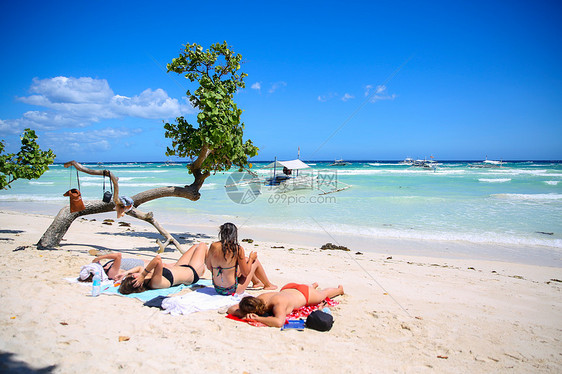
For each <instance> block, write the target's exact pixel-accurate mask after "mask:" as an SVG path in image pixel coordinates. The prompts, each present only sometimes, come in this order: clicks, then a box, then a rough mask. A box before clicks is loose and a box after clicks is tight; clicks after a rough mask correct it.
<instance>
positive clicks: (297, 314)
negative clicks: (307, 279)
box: [226, 297, 339, 327]
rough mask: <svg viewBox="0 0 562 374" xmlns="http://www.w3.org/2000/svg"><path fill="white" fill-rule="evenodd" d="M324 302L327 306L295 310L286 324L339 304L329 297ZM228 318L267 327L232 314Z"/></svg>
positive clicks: (305, 307)
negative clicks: (291, 320)
mask: <svg viewBox="0 0 562 374" xmlns="http://www.w3.org/2000/svg"><path fill="white" fill-rule="evenodd" d="M324 302H325V303H326V304H325V305H322V306H320V304H323V303H320V304H317V305H307V306H302V307H300V308H299V309H295V310H293V311H292V312H291V314H289V315H288V316H287V318H286V319H285V323H286V322H287V320H290V319H298V318H306V317H308V316H309V315H310V313H312V312H314V311H315V310H318V309H320V308H324V307H326V306H329V307H334V306H336V305H338V304H339V303H338V302H337V301H334V300H332V299H330V298H329V297H327V298H326V300H324ZM226 318H230V319H232V320H234V321H240V322H246V323H247V324H249V325H252V326H255V327H263V326H267V325H266V324H264V323H261V322H258V321H254V320H252V319H241V318H238V317H236V316H233V315H232V314H227V315H226Z"/></svg>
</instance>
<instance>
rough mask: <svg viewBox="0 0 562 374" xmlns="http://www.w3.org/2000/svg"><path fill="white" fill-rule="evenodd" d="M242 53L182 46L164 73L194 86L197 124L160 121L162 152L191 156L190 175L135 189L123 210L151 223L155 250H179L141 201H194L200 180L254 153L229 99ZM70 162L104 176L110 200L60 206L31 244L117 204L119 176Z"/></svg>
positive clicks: (239, 82) (48, 244)
mask: <svg viewBox="0 0 562 374" xmlns="http://www.w3.org/2000/svg"><path fill="white" fill-rule="evenodd" d="M241 60H242V56H241V55H239V54H235V53H234V52H233V51H232V50H231V49H230V47H229V46H228V45H227V43H226V42H224V43H222V44H220V43H217V44H213V45H212V46H211V47H210V48H209V49H208V50H206V51H203V47H201V46H200V45H198V44H187V45H186V46H185V49H184V51H183V52H182V53H181V54H180V55H179V57H177V58H174V59H173V60H172V63H170V64H168V66H167V67H168V72H175V73H178V74H184V75H185V77H186V78H187V79H189V80H190V81H191V82H192V83H195V84H197V85H198V86H197V87H196V88H195V91H193V93H191V91H189V90H188V91H187V97H188V99H189V101H190V102H191V104H192V105H193V107H194V108H195V109H197V110H198V111H199V113H198V114H197V124H191V123H189V122H188V121H186V120H185V118H184V117H178V118H176V122H175V123H165V125H164V128H165V130H166V132H165V136H166V138H169V139H171V140H172V146H171V147H168V149H167V151H166V155H168V156H180V157H187V158H190V159H191V160H192V162H191V163H190V164H189V165H188V170H189V173H191V174H192V175H193V177H194V179H195V180H194V181H193V183H191V184H190V185H185V186H182V187H179V186H165V187H157V188H152V189H149V190H146V191H143V192H140V193H138V194H136V195H134V196H131V198H132V199H133V200H134V202H135V203H134V207H133V209H131V210H130V211H128V212H127V214H128V215H129V216H131V217H135V218H138V219H142V220H144V221H147V222H149V223H151V224H152V225H153V226H154V227H155V228H156V229H157V230H158V232H160V234H162V235H163V236H164V237H165V238H166V241H165V242H164V243H163V244H162V243H160V247H161V250H163V248H164V247H165V246H166V245H168V243H173V244H174V245H175V246H176V247H177V248H178V250H180V251H183V249H182V248H181V245H180V243H178V242H177V240H175V239H174V238H173V237H172V236H171V235H170V234H169V233H168V232H167V231H166V230H165V229H164V228H163V227H162V226H161V225H160V224H159V223H158V222H157V221H156V219H155V218H154V215H153V214H152V212H148V213H144V212H141V211H140V210H139V209H138V207H139V206H140V205H141V204H144V203H146V202H149V201H151V200H154V199H159V198H162V197H181V198H184V199H189V200H193V201H196V200H198V199H199V198H200V197H201V194H200V193H199V190H200V189H201V187H202V185H203V183H204V181H205V179H206V178H207V177H208V176H209V175H211V173H215V172H217V171H224V170H228V169H230V168H231V167H232V166H238V167H239V168H242V167H244V166H245V165H247V164H248V158H250V157H253V156H255V155H257V153H258V148H257V147H256V146H254V145H253V144H252V142H251V141H250V140H247V141H246V142H244V141H243V140H242V137H243V134H244V124H243V123H241V121H240V116H241V115H242V110H241V109H239V108H238V106H237V105H236V103H235V102H234V94H235V93H236V91H237V90H238V89H239V88H244V87H245V84H244V78H245V77H246V76H247V74H245V73H239V72H238V70H240V62H241ZM70 166H74V167H76V168H77V169H78V170H79V171H81V172H84V173H87V174H91V175H100V176H102V175H104V174H106V173H108V174H109V177H110V178H111V180H112V183H113V187H114V191H115V192H114V201H112V202H110V203H105V202H103V201H102V200H97V201H96V200H94V201H86V202H85V209H84V210H82V211H80V212H74V213H70V210H69V208H68V207H64V208H63V209H61V210H60V212H59V214H58V215H57V216H56V217H55V219H54V220H53V222H52V223H51V225H50V226H49V228H48V229H47V231H45V233H44V234H43V236H42V237H41V239H40V240H39V242H38V243H37V246H38V247H39V248H52V247H56V246H58V245H59V243H60V241H61V239H62V238H63V236H64V234H65V233H66V232H67V230H68V228H69V227H70V225H71V224H72V222H73V221H74V220H75V219H76V218H78V217H80V216H84V215H88V214H96V213H104V212H110V211H112V210H113V209H115V207H116V205H118V204H119V202H118V199H116V196H117V195H118V191H119V182H118V181H119V178H118V177H117V176H116V175H114V174H113V173H112V172H111V171H106V173H104V171H103V170H92V169H88V168H86V167H84V166H83V165H81V164H79V163H77V162H76V161H70V162H67V163H66V164H65V167H70Z"/></svg>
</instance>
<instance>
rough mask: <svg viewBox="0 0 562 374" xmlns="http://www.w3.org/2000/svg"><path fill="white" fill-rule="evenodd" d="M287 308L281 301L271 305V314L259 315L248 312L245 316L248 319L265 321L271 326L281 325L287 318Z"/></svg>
mask: <svg viewBox="0 0 562 374" xmlns="http://www.w3.org/2000/svg"><path fill="white" fill-rule="evenodd" d="M286 310H287V306H286V305H283V304H281V303H276V304H275V305H274V306H273V310H272V313H273V316H269V317H261V316H258V315H257V314H254V313H250V314H248V315H247V316H246V318H248V319H253V320H254V321H258V322H261V323H265V324H266V325H268V326H271V327H283V325H284V324H285V320H286V319H287V313H286V312H285V311H286Z"/></svg>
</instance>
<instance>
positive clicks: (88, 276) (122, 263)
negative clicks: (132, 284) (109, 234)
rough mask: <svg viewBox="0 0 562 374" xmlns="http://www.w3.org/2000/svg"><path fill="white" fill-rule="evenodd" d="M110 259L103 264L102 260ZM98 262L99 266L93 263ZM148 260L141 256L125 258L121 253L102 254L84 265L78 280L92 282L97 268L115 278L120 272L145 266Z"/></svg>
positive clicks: (108, 276)
mask: <svg viewBox="0 0 562 374" xmlns="http://www.w3.org/2000/svg"><path fill="white" fill-rule="evenodd" d="M102 260H109V261H107V262H106V263H105V264H103V265H101V264H100V261H102ZM93 264H98V265H99V266H96V265H93ZM146 264H148V261H145V260H142V259H140V258H123V256H122V255H121V253H119V252H116V253H109V254H106V255H101V256H98V257H96V258H94V259H93V260H92V263H91V264H89V265H84V266H82V269H81V270H80V275H79V276H78V280H79V281H80V282H91V281H92V278H93V277H94V271H95V270H96V269H100V267H101V269H103V271H104V273H105V274H106V275H107V278H109V279H115V277H116V276H117V275H118V274H123V273H125V271H127V270H130V269H133V268H135V267H137V266H143V267H144V266H145V265H146Z"/></svg>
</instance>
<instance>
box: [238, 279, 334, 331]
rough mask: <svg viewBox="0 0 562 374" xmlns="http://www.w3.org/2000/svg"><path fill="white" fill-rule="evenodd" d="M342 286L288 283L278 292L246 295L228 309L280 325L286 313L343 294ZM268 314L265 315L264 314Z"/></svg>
mask: <svg viewBox="0 0 562 374" xmlns="http://www.w3.org/2000/svg"><path fill="white" fill-rule="evenodd" d="M343 293H344V291H343V286H341V285H340V286H338V287H337V288H325V289H323V290H320V289H318V283H313V284H311V285H306V284H298V283H289V284H286V285H285V286H283V288H281V291H279V292H266V293H262V294H261V295H259V296H258V297H253V296H247V297H245V298H243V299H242V300H240V303H239V304H236V305H233V306H231V307H230V308H229V309H228V313H229V314H232V315H234V316H236V317H238V318H247V319H252V320H254V321H258V322H261V323H264V324H266V325H268V326H273V327H282V326H283V325H284V324H285V319H286V318H287V315H288V314H290V313H291V312H292V311H293V310H295V309H298V308H300V307H302V306H305V305H316V304H319V303H320V302H322V301H324V300H325V299H326V298H327V297H329V298H333V297H336V296H339V295H343ZM266 313H267V314H269V315H267V316H266V315H265V314H266Z"/></svg>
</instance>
